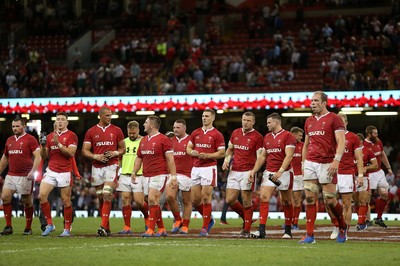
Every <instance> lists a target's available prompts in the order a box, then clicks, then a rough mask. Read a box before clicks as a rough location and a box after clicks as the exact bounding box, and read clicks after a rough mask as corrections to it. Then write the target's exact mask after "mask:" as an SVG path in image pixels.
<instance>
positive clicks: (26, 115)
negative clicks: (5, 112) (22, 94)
mask: <svg viewBox="0 0 400 266" xmlns="http://www.w3.org/2000/svg"><path fill="white" fill-rule="evenodd" d="M21 117H22V118H25V119H27V120H29V119H31V116H30V114H22V115H21Z"/></svg>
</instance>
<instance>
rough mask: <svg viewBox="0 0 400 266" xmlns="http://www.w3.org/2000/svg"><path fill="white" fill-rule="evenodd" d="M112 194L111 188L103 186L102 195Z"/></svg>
mask: <svg viewBox="0 0 400 266" xmlns="http://www.w3.org/2000/svg"><path fill="white" fill-rule="evenodd" d="M112 193H113V188H112V187H111V186H107V185H106V186H104V187H103V194H112Z"/></svg>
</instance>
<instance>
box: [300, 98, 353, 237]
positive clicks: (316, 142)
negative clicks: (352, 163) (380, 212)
mask: <svg viewBox="0 0 400 266" xmlns="http://www.w3.org/2000/svg"><path fill="white" fill-rule="evenodd" d="M327 104H328V96H327V95H326V94H325V93H324V92H322V91H316V92H314V93H313V96H312V98H311V110H312V112H313V115H312V116H310V117H309V118H307V120H306V123H305V125H304V131H305V139H304V146H303V156H302V158H303V181H304V189H305V192H306V202H307V206H306V219H307V221H306V231H307V234H306V236H304V237H303V238H302V239H301V240H300V242H299V243H300V244H313V243H315V238H314V224H315V220H316V218H317V201H318V194H319V189H320V187H319V185H321V186H322V193H323V197H324V201H325V203H326V204H327V205H329V208H330V209H331V210H332V212H333V215H334V216H335V217H336V219H337V220H338V222H339V236H338V237H337V242H338V243H344V242H345V241H346V240H347V236H346V231H347V225H346V222H345V221H344V217H343V207H342V205H341V204H340V203H339V202H338V201H337V199H336V183H337V171H338V168H339V163H340V161H341V159H342V156H343V153H344V149H345V127H344V124H343V121H342V120H341V119H340V117H338V116H337V115H336V114H334V113H332V112H329V111H328V109H327Z"/></svg>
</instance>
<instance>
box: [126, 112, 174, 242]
mask: <svg viewBox="0 0 400 266" xmlns="http://www.w3.org/2000/svg"><path fill="white" fill-rule="evenodd" d="M160 125H161V120H160V118H159V117H158V116H148V117H147V119H146V121H145V122H144V132H146V133H147V136H145V137H143V138H142V140H141V142H140V146H139V150H138V152H137V157H136V159H135V164H134V167H133V172H132V176H131V178H132V182H133V183H135V182H136V175H137V173H138V171H139V169H140V168H141V167H142V166H143V177H144V178H145V180H146V179H147V182H145V188H144V194H145V195H147V196H148V204H149V222H148V229H147V231H146V232H145V233H144V234H142V237H153V236H156V237H160V236H167V232H166V230H165V227H164V223H163V220H162V210H161V207H160V205H159V202H160V197H161V194H162V193H163V191H164V189H165V184H166V182H167V181H168V182H169V185H170V186H171V188H172V189H175V188H177V187H178V180H177V177H176V168H175V162H174V149H173V146H172V142H171V140H170V139H169V138H168V137H167V136H165V135H164V134H161V133H160V132H159V129H160ZM168 179H171V180H168ZM156 223H157V227H158V232H157V233H155V232H154V230H155V225H156Z"/></svg>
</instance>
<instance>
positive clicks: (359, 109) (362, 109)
mask: <svg viewBox="0 0 400 266" xmlns="http://www.w3.org/2000/svg"><path fill="white" fill-rule="evenodd" d="M341 110H342V112H361V111H364V108H363V107H343V108H342V109H341ZM343 114H345V113H343Z"/></svg>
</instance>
